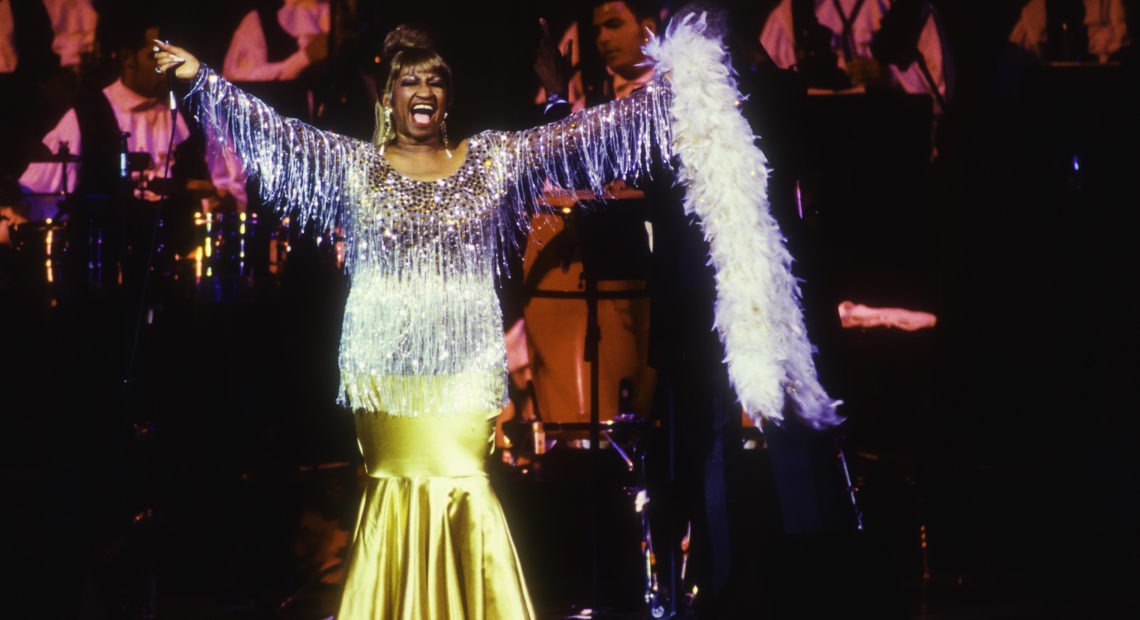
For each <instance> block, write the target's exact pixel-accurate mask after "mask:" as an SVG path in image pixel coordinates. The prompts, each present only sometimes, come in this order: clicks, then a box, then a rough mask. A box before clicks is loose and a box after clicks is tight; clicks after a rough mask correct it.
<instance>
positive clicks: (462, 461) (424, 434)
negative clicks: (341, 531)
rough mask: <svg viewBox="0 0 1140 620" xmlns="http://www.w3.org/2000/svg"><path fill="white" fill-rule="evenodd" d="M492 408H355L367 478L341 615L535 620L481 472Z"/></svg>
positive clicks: (374, 619)
mask: <svg viewBox="0 0 1140 620" xmlns="http://www.w3.org/2000/svg"><path fill="white" fill-rule="evenodd" d="M497 414H498V412H494V413H492V414H489V415H488V414H484V413H479V414H465V415H457V416H442V417H441V416H425V417H399V416H390V415H387V414H384V413H367V412H357V413H356V414H355V417H356V432H357V439H358V441H359V443H360V450H361V454H362V455H363V456H364V463H365V466H366V468H367V472H368V476H369V478H368V480H367V483H366V487H365V489H364V496H363V498H362V500H361V504H360V514H359V516H358V518H357V524H356V531H355V533H354V534H353V541H352V546H351V548H350V550H349V554H348V573H347V575H346V577H345V585H344V595H343V597H342V599H341V603H340V610H339V612H338V613H337V616H336V618H337V620H386V619H393V620H396V619H398V620H447V619H458V618H462V619H470V620H475V619H480V620H483V619H485V620H500V619H502V620H513V619H516V618H517V619H531V618H534V617H535V614H534V607H533V605H532V603H531V600H530V595H529V594H528V591H527V587H526V582H525V579H524V577H523V573H522V568H521V565H520V564H519V559H518V553H517V551H516V549H515V546H514V542H513V541H512V539H511V535H510V532H509V530H508V528H507V521H506V516H505V515H504V514H503V509H502V506H501V505H500V504H499V500H498V498H497V497H496V496H495V494H494V491H493V490H492V488H491V484H490V480H489V479H488V477H487V473H486V464H485V460H484V459H485V458H486V456H487V454H488V450H489V448H490V442H491V440H492V438H493V432H494V418H495V416H496V415H497Z"/></svg>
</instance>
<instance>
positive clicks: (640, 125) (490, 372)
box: [189, 66, 671, 416]
mask: <svg viewBox="0 0 1140 620" xmlns="http://www.w3.org/2000/svg"><path fill="white" fill-rule="evenodd" d="M190 93H191V94H190V96H189V99H190V101H191V103H192V104H193V105H194V111H195V112H196V114H197V115H198V118H199V120H200V121H201V122H202V123H203V126H205V127H207V128H208V131H209V134H210V136H211V139H212V141H213V143H214V144H215V145H219V144H224V145H225V146H226V147H228V148H230V149H231V150H232V151H233V152H235V153H236V154H237V155H238V157H239V158H240V159H241V161H242V162H243V164H244V168H245V171H246V173H247V174H248V175H250V176H251V177H254V178H257V179H258V180H259V181H260V188H261V196H262V198H263V199H264V200H265V201H266V203H267V204H272V205H273V206H274V207H275V208H276V210H277V212H278V213H279V214H280V215H282V216H288V217H291V218H293V219H294V220H295V221H297V222H300V223H301V224H302V226H304V227H306V228H310V229H315V230H316V231H318V232H327V231H332V230H336V231H338V232H339V233H340V234H342V235H343V238H344V240H345V269H346V270H347V273H348V276H349V278H350V282H351V285H350V291H349V296H348V300H347V303H346V306H345V312H344V323H343V325H342V329H341V338H340V353H339V365H340V378H341V379H340V392H339V396H338V399H337V400H338V403H340V404H342V405H345V406H348V407H351V408H353V409H358V410H360V409H362V410H367V411H376V412H386V413H388V414H390V415H401V416H416V415H453V414H464V413H472V412H476V411H482V412H487V413H492V412H497V411H499V410H501V408H502V406H503V404H504V402H505V400H504V399H505V395H506V390H505V387H506V377H507V365H506V349H505V344H504V338H503V332H502V329H503V326H502V313H501V309H500V307H499V300H498V296H497V294H496V292H495V286H494V284H495V278H496V277H498V276H499V275H500V274H501V273H502V270H503V269H505V267H504V265H505V262H504V258H505V255H506V250H507V249H509V248H510V244H513V243H515V240H516V239H517V238H518V237H519V233H523V232H525V231H526V229H527V228H528V227H529V226H530V222H531V215H532V214H534V213H535V212H536V211H539V210H543V209H546V208H548V207H547V206H546V205H545V203H544V201H543V198H542V196H543V187H544V186H545V185H546V183H547V181H548V180H549V181H550V182H552V183H554V184H555V185H557V186H560V187H578V188H590V189H593V190H594V191H596V192H601V191H602V189H603V186H604V185H605V184H606V183H607V182H609V181H612V180H613V179H616V178H621V179H626V180H633V179H634V178H636V177H638V176H642V175H646V174H648V172H649V170H650V168H651V166H652V165H653V164H654V163H655V162H656V161H660V162H662V163H668V162H669V161H670V159H671V154H670V151H671V149H670V144H671V139H670V138H671V136H670V128H669V120H668V119H669V101H670V97H671V94H670V89H669V88H668V86H667V85H666V84H665V83H664V82H660V81H659V82H655V83H653V84H651V85H650V86H648V87H647V88H645V89H643V90H642V91H640V92H638V93H637V94H636V95H633V96H630V97H626V98H623V99H619V100H616V101H614V102H612V103H609V104H606V105H602V106H596V107H593V108H589V109H587V110H584V111H582V112H579V113H577V114H574V115H571V116H569V117H567V118H565V119H563V120H560V121H558V122H556V123H552V124H549V125H544V126H541V127H537V128H534V129H530V130H527V131H522V132H505V131H485V132H483V133H480V134H477V135H475V136H473V137H472V138H471V139H470V140H469V144H468V151H467V158H466V160H465V161H464V162H463V164H462V165H461V167H460V168H459V170H458V171H457V172H456V173H454V174H453V175H451V176H449V177H447V178H444V179H440V180H438V181H419V180H414V179H410V178H407V177H405V176H403V175H401V174H400V173H398V172H396V171H395V170H393V169H392V167H391V166H390V165H388V162H387V160H385V159H384V157H383V156H382V155H381V154H380V152H379V150H378V149H377V148H376V147H375V146H374V145H372V144H371V143H368V142H363V141H360V140H355V139H352V138H348V137H345V136H341V135H337V134H334V133H329V132H326V131H321V130H319V129H316V128H314V127H312V126H309V125H306V124H304V123H302V122H300V121H297V120H295V119H289V118H284V117H282V116H281V115H279V114H277V113H276V112H275V111H273V110H272V109H271V108H270V107H269V106H268V105H266V104H265V103H264V102H262V101H260V100H258V99H257V98H255V97H253V96H251V95H249V94H247V93H245V92H243V91H241V90H240V89H238V88H237V87H235V86H233V85H232V84H230V83H229V82H227V81H226V80H225V79H223V78H221V77H220V76H218V75H217V74H215V73H214V72H213V71H212V70H210V69H209V68H207V67H205V66H203V67H202V69H201V70H200V71H199V72H198V75H197V76H196V77H195V78H194V81H193V84H192V87H191V90H190Z"/></svg>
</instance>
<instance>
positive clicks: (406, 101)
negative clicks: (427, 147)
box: [389, 68, 447, 142]
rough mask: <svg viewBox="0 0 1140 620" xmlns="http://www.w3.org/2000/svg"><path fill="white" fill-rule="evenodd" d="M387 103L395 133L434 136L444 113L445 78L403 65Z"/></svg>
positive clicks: (422, 137) (417, 137) (429, 138)
mask: <svg viewBox="0 0 1140 620" xmlns="http://www.w3.org/2000/svg"><path fill="white" fill-rule="evenodd" d="M389 105H390V106H391V108H392V123H393V125H395V128H396V134H397V135H402V136H405V137H408V138H411V139H412V140H413V141H415V142H429V141H432V140H433V139H438V138H439V137H440V124H441V123H442V122H443V119H444V116H445V115H446V114H447V87H446V85H445V81H444V79H443V77H442V76H440V75H439V74H438V73H436V72H435V71H431V70H425V69H414V68H408V69H405V70H403V71H402V72H401V73H400V76H399V77H398V78H396V80H395V82H394V83H393V85H392V95H391V100H390V103H389Z"/></svg>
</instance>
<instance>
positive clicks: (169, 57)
mask: <svg viewBox="0 0 1140 620" xmlns="http://www.w3.org/2000/svg"><path fill="white" fill-rule="evenodd" d="M153 51H154V61H155V63H156V64H157V65H158V66H157V68H156V69H155V70H156V71H158V72H159V73H166V72H167V71H168V70H169V69H170V68H171V67H176V68H175V69H174V76H175V77H177V78H179V79H183V80H189V79H190V78H193V77H194V76H195V75H198V67H200V66H201V65H202V63H200V62H198V59H197V58H195V57H194V55H193V54H191V53H190V52H188V51H186V50H184V49H182V48H181V47H178V46H177V45H171V44H169V43H167V42H165V41H159V40H157V39H155V41H154V50H153Z"/></svg>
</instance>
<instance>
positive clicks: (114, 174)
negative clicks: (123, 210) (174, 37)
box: [19, 25, 245, 235]
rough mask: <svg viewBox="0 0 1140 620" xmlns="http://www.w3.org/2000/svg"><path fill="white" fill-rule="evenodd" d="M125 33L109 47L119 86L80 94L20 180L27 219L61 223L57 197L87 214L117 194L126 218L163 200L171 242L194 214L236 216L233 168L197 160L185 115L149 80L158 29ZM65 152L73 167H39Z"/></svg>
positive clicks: (161, 79) (216, 160)
mask: <svg viewBox="0 0 1140 620" xmlns="http://www.w3.org/2000/svg"><path fill="white" fill-rule="evenodd" d="M124 32H125V33H126V36H125V37H124V38H122V39H121V41H120V42H119V44H118V45H117V46H115V49H116V55H117V61H118V63H119V77H118V79H116V80H115V81H114V82H112V83H111V84H108V85H107V86H105V87H104V88H103V89H101V90H92V91H90V92H85V93H82V94H80V95H79V97H78V98H77V100H76V104H75V106H74V107H73V108H72V109H70V110H68V111H67V112H66V113H65V114H64V115H63V118H61V119H60V121H59V123H57V124H56V126H55V127H54V128H53V129H52V130H51V131H49V132H48V133H47V135H46V136H44V138H43V141H42V152H41V153H40V155H39V157H37V159H40V160H41V161H38V162H34V163H31V164H29V165H28V166H27V168H26V169H25V170H24V172H23V174H22V175H21V176H20V179H19V182H20V186H21V188H22V190H23V191H24V192H25V196H26V198H27V202H28V204H29V207H30V219H32V220H34V221H44V220H47V219H51V218H58V217H60V216H61V215H62V216H64V217H66V215H67V214H66V212H65V213H63V214H61V213H60V204H61V202H60V200H59V199H60V197H61V196H70V197H71V198H72V200H71V201H70V203H68V204H70V205H82V206H84V207H85V208H86V207H92V205H95V204H107V203H108V201H113V200H115V199H117V198H118V197H120V196H121V194H120V193H119V192H120V190H122V189H123V188H124V187H126V188H127V189H129V191H130V195H131V202H130V209H131V210H138V208H145V207H146V205H148V204H158V201H159V200H161V198H162V197H163V196H164V195H168V196H170V199H169V203H170V204H169V205H168V209H167V210H166V211H165V212H164V213H163V219H164V222H166V225H167V226H169V227H170V228H171V229H172V230H171V234H175V235H177V234H180V233H178V232H175V231H179V230H182V231H185V230H187V229H189V228H190V226H191V225H192V224H193V222H192V213H193V212H194V211H198V210H203V211H210V210H215V209H220V208H229V209H234V210H241V209H243V208H244V204H245V185H244V180H242V179H241V178H240V170H239V168H238V166H237V165H236V164H235V162H234V161H233V160H232V159H229V158H227V157H226V154H225V151H224V150H221V149H217V150H213V151H211V152H210V153H208V154H207V153H204V151H205V149H204V141H203V140H202V137H201V135H200V134H199V133H196V132H193V131H192V130H191V128H190V127H189V126H188V125H187V121H186V116H184V113H183V112H182V111H181V110H179V111H178V113H176V114H175V113H172V111H171V108H170V103H169V99H170V91H169V90H168V82H167V80H166V78H165V76H163V75H161V74H159V73H157V72H156V70H155V63H154V59H153V57H152V53H151V47H152V46H153V40H154V39H156V38H158V36H159V32H158V28H157V27H154V26H151V27H143V26H141V25H140V26H134V27H125V28H124ZM172 146H173V147H174V148H173V149H172V148H171V147H172ZM65 149H66V152H67V153H70V154H71V155H73V156H75V157H72V158H70V159H72V160H76V159H77V161H70V162H65V161H64V160H65V159H67V158H65V157H58V158H57V159H59V161H44V160H50V159H52V158H53V157H54V156H58V155H60V154H61V153H63V152H64V150H65ZM124 151H125V152H126V153H129V154H130V155H129V157H128V158H127V159H128V161H127V162H124V161H123V160H122V158H121V156H122V155H123V153H124ZM124 163H125V164H126V166H125V167H126V168H127V170H125V171H124V170H123V168H124V165H123V164H124ZM124 177H128V178H124ZM92 208H93V207H92Z"/></svg>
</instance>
